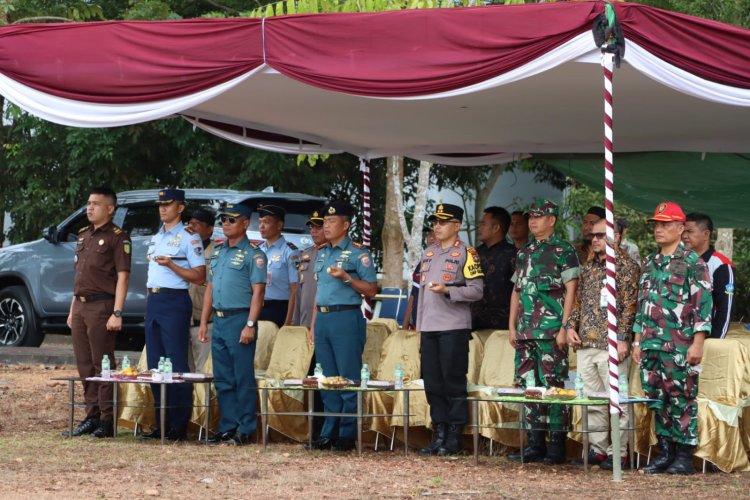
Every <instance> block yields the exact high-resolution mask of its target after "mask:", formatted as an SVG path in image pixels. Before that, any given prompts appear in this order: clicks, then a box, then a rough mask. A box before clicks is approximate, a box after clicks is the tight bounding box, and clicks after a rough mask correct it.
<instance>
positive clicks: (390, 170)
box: [381, 156, 404, 288]
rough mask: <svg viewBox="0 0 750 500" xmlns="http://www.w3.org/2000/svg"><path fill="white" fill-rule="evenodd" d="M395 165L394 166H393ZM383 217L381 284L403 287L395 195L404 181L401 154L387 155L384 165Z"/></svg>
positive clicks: (402, 262) (402, 237)
mask: <svg viewBox="0 0 750 500" xmlns="http://www.w3.org/2000/svg"><path fill="white" fill-rule="evenodd" d="M394 166H395V168H394ZM385 176H386V190H385V217H384V219H385V220H384V222H383V279H382V282H381V285H382V286H383V287H384V288H385V287H391V288H403V285H404V277H403V274H404V273H403V266H404V236H403V234H402V233H401V226H400V223H399V215H400V214H399V209H398V200H397V197H398V196H401V195H402V191H403V182H404V158H403V156H390V157H388V165H387V167H386V174H385Z"/></svg>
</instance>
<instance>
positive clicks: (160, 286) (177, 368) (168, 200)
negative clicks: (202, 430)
mask: <svg viewBox="0 0 750 500" xmlns="http://www.w3.org/2000/svg"><path fill="white" fill-rule="evenodd" d="M157 204H158V205H159V218H160V219H161V222H162V226H161V228H159V231H158V232H157V233H156V234H155V235H154V236H153V237H152V238H151V242H150V243H149V246H148V252H147V255H146V258H147V259H148V278H147V281H146V286H147V287H148V291H147V293H148V296H147V299H146V354H147V358H148V367H149V368H150V369H153V368H156V367H157V365H158V363H159V358H160V357H165V358H170V360H171V361H172V370H173V371H174V372H178V373H179V372H189V371H190V368H189V366H188V349H189V345H190V319H191V315H192V312H193V311H192V308H193V306H192V303H191V301H190V295H189V294H188V285H189V284H190V283H196V284H202V283H203V282H204V281H205V279H206V262H205V260H204V257H203V243H202V242H201V238H200V236H199V235H197V234H193V233H191V232H189V231H188V229H187V227H186V226H185V225H184V224H183V223H182V220H181V216H182V212H183V211H184V210H185V191H183V190H181V189H163V190H161V191H159V200H158V201H157ZM160 388H161V386H160V385H159V384H152V385H151V391H152V392H153V395H154V401H156V405H157V410H158V408H159V401H160ZM167 401H168V406H169V408H168V409H167V422H160V415H159V411H157V412H156V425H157V428H156V429H155V430H154V431H153V432H151V433H148V434H143V435H142V436H141V437H142V438H146V439H158V438H160V437H161V430H160V426H162V425H164V426H165V430H166V437H167V438H168V439H172V440H182V439H185V433H186V430H187V424H188V420H189V418H190V411H191V407H192V402H193V400H192V385H190V384H174V385H171V386H170V387H169V389H168V391H167Z"/></svg>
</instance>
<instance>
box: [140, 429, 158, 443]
mask: <svg viewBox="0 0 750 500" xmlns="http://www.w3.org/2000/svg"><path fill="white" fill-rule="evenodd" d="M138 439H140V440H141V441H149V440H151V439H161V429H154V430H153V431H151V432H146V433H143V434H141V435H140V436H138Z"/></svg>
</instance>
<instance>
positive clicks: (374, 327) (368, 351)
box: [362, 321, 391, 373]
mask: <svg viewBox="0 0 750 500" xmlns="http://www.w3.org/2000/svg"><path fill="white" fill-rule="evenodd" d="M366 333H367V340H366V341H365V348H364V350H363V351H362V363H367V365H368V367H369V368H370V373H378V367H379V366H380V355H381V354H382V352H383V344H384V343H385V339H387V338H388V335H390V334H391V331H390V330H389V329H388V326H387V325H386V324H385V323H382V322H373V321H368V322H367V331H366Z"/></svg>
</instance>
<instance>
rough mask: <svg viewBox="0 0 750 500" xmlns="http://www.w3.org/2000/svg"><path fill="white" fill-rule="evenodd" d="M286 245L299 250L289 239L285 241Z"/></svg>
mask: <svg viewBox="0 0 750 500" xmlns="http://www.w3.org/2000/svg"><path fill="white" fill-rule="evenodd" d="M286 246H288V247H289V248H291V249H292V250H299V248H297V245H295V244H294V243H292V242H291V241H287V242H286Z"/></svg>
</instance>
